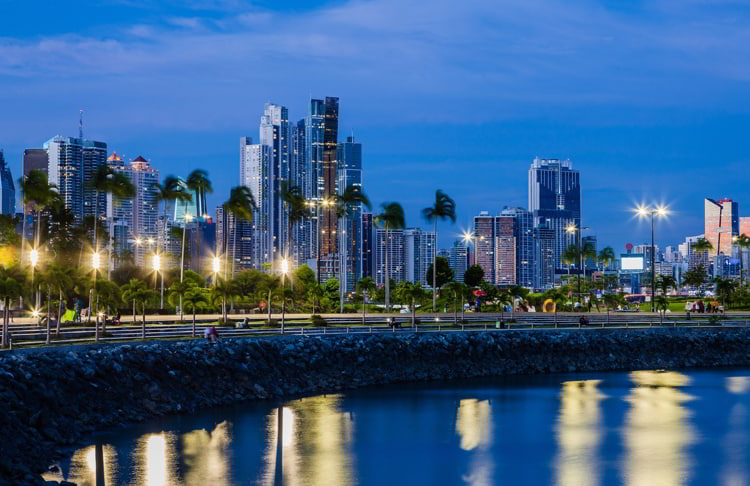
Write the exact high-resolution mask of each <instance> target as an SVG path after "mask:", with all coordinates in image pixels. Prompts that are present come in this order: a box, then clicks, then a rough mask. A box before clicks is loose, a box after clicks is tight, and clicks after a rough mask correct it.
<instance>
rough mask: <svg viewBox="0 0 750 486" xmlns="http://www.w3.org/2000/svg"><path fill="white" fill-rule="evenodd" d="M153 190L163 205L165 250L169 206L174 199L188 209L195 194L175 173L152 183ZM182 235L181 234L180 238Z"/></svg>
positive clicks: (161, 243)
mask: <svg viewBox="0 0 750 486" xmlns="http://www.w3.org/2000/svg"><path fill="white" fill-rule="evenodd" d="M151 190H152V191H154V192H155V193H156V203H157V204H159V203H161V206H162V223H163V224H164V226H163V228H162V231H161V237H162V241H160V242H159V248H160V249H161V250H163V249H164V246H165V244H164V241H163V239H164V238H166V237H167V206H168V205H169V203H170V202H173V201H174V202H175V204H177V203H185V209H186V210H187V203H189V202H190V201H192V200H193V196H192V195H191V194H190V193H188V192H187V191H186V190H185V188H184V186H183V185H182V184H181V183H180V180H179V179H178V178H177V177H175V176H173V175H168V176H166V177H165V178H164V182H163V183H161V184H159V183H158V182H155V183H153V184H151ZM173 228H174V227H173ZM182 236H183V235H182V234H181V235H180V238H182ZM180 308H182V306H180ZM180 320H182V317H180Z"/></svg>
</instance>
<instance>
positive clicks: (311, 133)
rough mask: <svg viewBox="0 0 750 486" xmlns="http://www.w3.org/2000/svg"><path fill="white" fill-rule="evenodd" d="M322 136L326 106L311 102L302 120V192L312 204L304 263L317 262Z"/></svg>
mask: <svg viewBox="0 0 750 486" xmlns="http://www.w3.org/2000/svg"><path fill="white" fill-rule="evenodd" d="M324 134H325V104H324V103H323V100H316V99H311V100H310V104H309V105H308V111H307V118H305V172H304V174H305V175H304V178H303V181H304V185H303V188H302V189H303V192H304V194H305V199H307V200H308V201H310V202H311V203H312V205H311V207H310V211H311V217H310V220H309V221H308V222H305V225H304V226H303V230H302V231H303V232H304V233H305V235H304V237H303V239H304V241H305V242H307V247H306V248H305V249H304V250H303V252H304V255H305V258H306V260H308V261H312V260H315V259H317V257H318V253H319V250H320V231H321V229H322V228H321V225H320V223H321V220H322V209H323V208H322V206H321V203H322V202H323V189H322V188H323V138H324Z"/></svg>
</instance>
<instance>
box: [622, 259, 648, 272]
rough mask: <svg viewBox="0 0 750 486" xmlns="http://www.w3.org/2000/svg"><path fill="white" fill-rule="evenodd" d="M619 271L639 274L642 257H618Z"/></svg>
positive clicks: (641, 268) (641, 266) (641, 267)
mask: <svg viewBox="0 0 750 486" xmlns="http://www.w3.org/2000/svg"><path fill="white" fill-rule="evenodd" d="M620 270H629V271H634V272H639V271H642V270H643V255H622V256H620Z"/></svg>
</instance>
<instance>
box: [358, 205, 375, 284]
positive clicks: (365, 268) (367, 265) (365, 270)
mask: <svg viewBox="0 0 750 486" xmlns="http://www.w3.org/2000/svg"><path fill="white" fill-rule="evenodd" d="M372 229H373V228H372V213H362V257H361V260H362V278H364V277H370V278H372V270H373V268H374V267H375V262H374V259H375V255H374V254H373V251H372V239H373V238H374V236H375V235H374V234H373V231H372Z"/></svg>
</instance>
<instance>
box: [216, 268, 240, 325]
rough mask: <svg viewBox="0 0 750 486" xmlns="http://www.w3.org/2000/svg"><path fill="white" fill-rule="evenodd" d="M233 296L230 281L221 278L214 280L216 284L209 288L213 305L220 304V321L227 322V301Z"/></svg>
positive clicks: (233, 291) (233, 290)
mask: <svg viewBox="0 0 750 486" xmlns="http://www.w3.org/2000/svg"><path fill="white" fill-rule="evenodd" d="M234 295H235V289H234V286H232V281H231V280H227V279H224V278H221V277H218V278H217V279H216V283H215V284H214V286H213V287H211V299H212V300H213V301H214V303H215V304H218V303H221V320H222V322H223V323H225V324H226V322H227V300H228V299H231V298H232V297H233V296H234Z"/></svg>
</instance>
